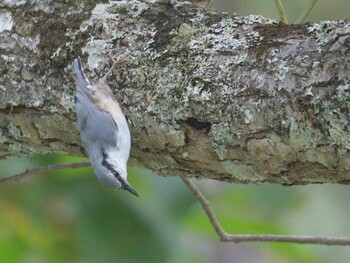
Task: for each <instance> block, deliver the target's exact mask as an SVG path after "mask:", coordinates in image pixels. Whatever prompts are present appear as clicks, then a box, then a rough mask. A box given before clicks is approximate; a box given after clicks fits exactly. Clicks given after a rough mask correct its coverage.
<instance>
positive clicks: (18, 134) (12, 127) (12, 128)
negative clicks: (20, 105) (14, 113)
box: [7, 123, 22, 139]
mask: <svg viewBox="0 0 350 263" xmlns="http://www.w3.org/2000/svg"><path fill="white" fill-rule="evenodd" d="M7 130H8V131H9V133H10V134H11V135H12V136H13V137H14V138H15V139H20V138H21V137H22V132H21V130H20V129H19V128H17V127H16V126H15V125H14V124H13V123H10V124H9V125H7Z"/></svg>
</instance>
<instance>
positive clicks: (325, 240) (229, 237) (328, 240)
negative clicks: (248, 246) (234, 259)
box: [181, 176, 350, 246]
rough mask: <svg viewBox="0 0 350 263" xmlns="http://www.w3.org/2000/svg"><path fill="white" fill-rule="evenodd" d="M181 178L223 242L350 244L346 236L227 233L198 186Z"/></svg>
mask: <svg viewBox="0 0 350 263" xmlns="http://www.w3.org/2000/svg"><path fill="white" fill-rule="evenodd" d="M181 179H182V180H183V181H184V183H185V184H186V185H187V186H188V188H189V189H190V190H191V191H192V192H193V193H194V195H195V196H196V197H197V199H198V201H199V203H200V204H201V205H202V207H203V210H204V211H205V213H206V214H207V216H208V218H209V221H210V223H211V224H212V225H213V227H214V229H215V231H216V233H217V234H218V236H219V237H220V240H221V241H223V242H234V243H240V242H288V243H298V244H314V245H328V246H332V245H337V246H350V238H348V237H322V236H294V235H293V236H292V235H271V234H257V235H248V234H227V233H226V232H225V230H224V229H223V228H222V226H221V225H220V223H219V221H218V219H217V218H216V215H215V213H214V211H213V210H212V209H211V207H210V204H209V202H208V201H207V199H206V198H205V197H204V196H203V194H202V193H201V191H200V190H199V189H198V187H197V186H196V185H195V184H194V183H193V182H192V181H191V180H190V179H189V178H187V177H185V176H181Z"/></svg>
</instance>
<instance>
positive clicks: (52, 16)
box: [0, 0, 350, 185]
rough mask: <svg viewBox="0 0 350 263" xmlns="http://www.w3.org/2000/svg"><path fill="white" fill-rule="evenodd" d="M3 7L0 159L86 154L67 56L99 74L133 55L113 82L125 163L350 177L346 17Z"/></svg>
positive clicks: (171, 169) (163, 170)
mask: <svg viewBox="0 0 350 263" xmlns="http://www.w3.org/2000/svg"><path fill="white" fill-rule="evenodd" d="M7 2H8V1H7ZM7 2H6V1H5V4H4V5H3V6H2V9H1V12H2V16H3V17H8V21H7V22H8V23H6V24H5V25H4V26H3V27H1V28H0V39H1V44H0V90H1V95H2V96H0V158H5V157H6V156H10V155H19V154H32V153H33V152H34V153H41V152H45V153H47V152H55V153H60V154H70V155H80V156H81V155H82V146H81V142H80V139H79V134H78V131H77V129H76V126H75V119H76V117H75V113H74V109H75V107H74V101H73V90H74V84H73V81H72V79H71V76H70V72H71V68H70V67H71V66H70V65H71V63H72V61H73V59H74V58H76V57H77V56H81V58H82V59H83V61H84V62H85V65H86V69H87V74H88V77H89V78H90V79H91V80H94V79H95V80H96V79H97V78H98V77H99V76H102V75H104V73H105V72H106V71H107V70H108V69H109V68H110V66H111V65H110V64H111V63H112V62H111V60H110V59H109V56H110V55H111V56H112V57H113V58H114V60H116V61H119V60H120V59H121V58H123V57H125V54H127V55H128V56H127V59H126V61H125V63H123V65H120V66H118V67H117V68H115V69H114V70H113V72H112V74H111V75H110V76H109V78H108V81H109V84H110V86H111V87H113V88H114V91H115V95H116V97H117V99H118V101H119V102H120V104H121V106H122V109H123V111H124V113H125V115H126V116H127V119H128V122H129V126H130V129H131V133H132V142H133V143H132V150H131V160H130V162H131V163H133V164H138V165H141V166H143V167H146V168H148V169H150V170H152V171H153V172H155V173H158V174H160V175H163V176H169V175H186V174H191V175H195V176H198V177H202V178H203V177H205V178H212V179H218V180H221V181H227V182H240V183H264V182H267V183H274V184H283V185H293V184H309V183H326V182H332V183H342V184H347V183H349V182H350V166H349V163H350V142H349V138H350V128H349V126H350V124H349V120H348V119H349V118H348V116H349V112H350V96H349V91H350V80H349V77H348V76H349V72H350V52H348V51H349V50H348V49H349V39H350V21H347V20H341V21H326V22H321V23H314V24H311V23H309V24H305V25H281V24H279V23H278V22H277V21H274V20H271V19H266V18H263V17H261V16H247V17H240V16H236V15H232V14H227V13H225V14H223V13H219V12H216V11H213V10H209V9H203V8H198V7H196V6H193V5H190V4H186V5H179V6H177V7H176V8H174V7H173V6H172V5H170V4H162V3H158V2H155V1H138V0H130V1H108V3H98V4H97V3H96V1H88V0H82V1H79V5H78V4H77V5H74V4H72V3H71V2H70V1H53V0H48V1H46V2H45V5H43V4H42V3H41V2H40V1H29V2H28V1H27V2H25V1H20V2H19V3H18V4H16V8H13V6H12V4H11V3H12V2H11V1H10V2H8V3H7ZM22 2H23V4H22ZM153 2H154V3H153ZM24 3H26V4H25V5H24ZM48 10H50V12H48ZM57 14H60V15H59V16H57ZM11 109H12V111H11ZM10 112H11V114H10Z"/></svg>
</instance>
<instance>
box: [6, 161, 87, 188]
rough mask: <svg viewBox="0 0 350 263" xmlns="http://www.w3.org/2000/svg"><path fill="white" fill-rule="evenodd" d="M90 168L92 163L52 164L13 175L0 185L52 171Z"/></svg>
mask: <svg viewBox="0 0 350 263" xmlns="http://www.w3.org/2000/svg"><path fill="white" fill-rule="evenodd" d="M89 166H90V162H81V163H60V164H52V165H48V166H42V167H38V168H33V169H27V170H26V171H24V172H23V173H20V174H16V175H12V176H9V177H5V178H1V179H0V185H2V184H6V183H9V182H13V181H18V180H21V179H23V178H25V177H28V176H32V175H37V174H42V173H47V172H52V171H56V170H62V169H68V168H70V169H76V168H82V167H89Z"/></svg>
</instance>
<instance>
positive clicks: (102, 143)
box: [72, 57, 139, 196]
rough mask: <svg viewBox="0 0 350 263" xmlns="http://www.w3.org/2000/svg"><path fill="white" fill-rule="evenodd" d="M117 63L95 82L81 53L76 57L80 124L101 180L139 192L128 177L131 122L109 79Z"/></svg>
mask: <svg viewBox="0 0 350 263" xmlns="http://www.w3.org/2000/svg"><path fill="white" fill-rule="evenodd" d="M115 64H116V63H115ZM115 64H114V65H113V66H112V67H111V68H110V70H109V71H108V72H107V73H106V74H105V75H104V76H103V77H102V78H100V79H99V80H98V81H97V82H96V83H93V84H91V83H90V81H89V79H88V78H87V77H86V75H85V73H84V68H83V64H82V61H81V59H80V57H78V58H76V59H74V61H73V63H72V70H73V73H74V74H73V79H74V80H75V84H76V90H75V98H74V101H75V106H76V113H77V126H78V129H79V132H80V138H81V141H82V144H83V146H84V148H85V150H86V152H87V155H88V157H89V160H90V163H91V166H92V168H93V170H94V173H95V175H96V177H97V178H98V179H99V181H100V182H101V183H102V184H104V185H105V186H107V187H108V188H110V189H113V190H117V189H123V190H126V191H129V192H130V193H132V194H133V195H136V196H139V195H138V193H137V192H136V191H135V189H134V188H133V187H132V186H131V185H130V184H129V182H128V180H127V161H128V159H129V155H130V147H131V136H130V131H129V127H128V123H127V121H126V119H125V116H124V114H123V112H122V111H121V108H120V105H119V103H118V102H117V101H116V99H115V98H114V97H113V93H112V90H111V89H110V87H109V86H108V83H107V76H108V75H109V74H110V72H111V71H112V69H113V68H114V67H115Z"/></svg>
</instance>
